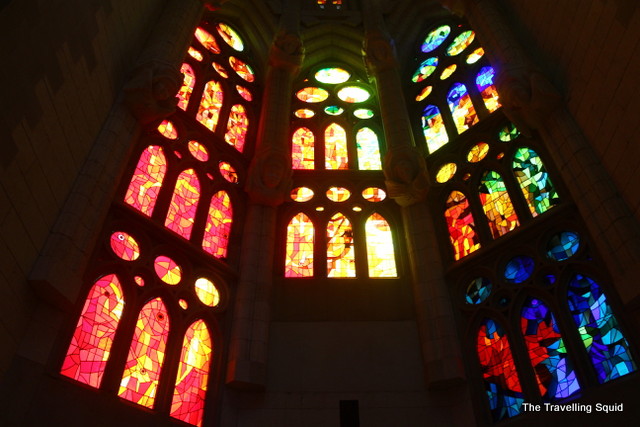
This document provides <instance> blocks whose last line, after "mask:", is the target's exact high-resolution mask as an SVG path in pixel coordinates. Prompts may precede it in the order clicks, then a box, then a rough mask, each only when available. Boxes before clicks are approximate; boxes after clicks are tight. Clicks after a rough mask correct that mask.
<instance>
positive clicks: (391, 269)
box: [364, 212, 398, 277]
mask: <svg viewBox="0 0 640 427" xmlns="http://www.w3.org/2000/svg"><path fill="white" fill-rule="evenodd" d="M364 227H365V232H366V242H367V264H368V266H369V277H397V276H398V272H397V269H396V257H395V248H394V244H393V236H392V234H391V227H389V223H388V222H387V220H386V219H384V217H383V216H382V215H380V214H379V213H377V212H374V213H373V214H372V215H371V216H370V217H369V218H367V221H366V222H365V226H364Z"/></svg>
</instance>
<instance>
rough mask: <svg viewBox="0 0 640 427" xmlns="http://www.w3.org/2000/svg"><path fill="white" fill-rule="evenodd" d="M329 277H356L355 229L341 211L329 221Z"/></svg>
mask: <svg viewBox="0 0 640 427" xmlns="http://www.w3.org/2000/svg"><path fill="white" fill-rule="evenodd" d="M327 277H356V262H355V257H354V250H353V229H352V228H351V222H350V221H349V219H348V218H347V217H346V216H344V215H343V214H341V213H340V212H338V213H337V214H335V215H334V216H333V217H331V219H330V220H329V222H328V223H327Z"/></svg>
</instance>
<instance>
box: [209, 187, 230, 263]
mask: <svg viewBox="0 0 640 427" xmlns="http://www.w3.org/2000/svg"><path fill="white" fill-rule="evenodd" d="M232 221H233V207H232V206H231V199H230V198H229V195H228V194H227V193H226V192H225V191H218V192H217V193H216V194H214V195H213V197H212V198H211V204H210V205H209V214H208V216H207V224H206V225H205V229H204V237H203V239H202V249H204V250H205V251H206V252H208V253H210V254H211V255H213V256H214V257H216V258H224V257H226V256H227V246H228V245H229V235H230V234H231V223H232Z"/></svg>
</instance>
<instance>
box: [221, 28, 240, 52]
mask: <svg viewBox="0 0 640 427" xmlns="http://www.w3.org/2000/svg"><path fill="white" fill-rule="evenodd" d="M217 29H218V34H220V37H222V39H223V40H224V41H225V43H227V44H228V45H229V46H231V47H232V48H233V49H235V50H237V51H238V52H242V51H243V50H244V43H243V42H242V39H241V38H240V36H239V35H238V33H236V32H235V31H234V29H233V28H231V27H230V26H228V25H227V24H222V23H220V24H218V26H217Z"/></svg>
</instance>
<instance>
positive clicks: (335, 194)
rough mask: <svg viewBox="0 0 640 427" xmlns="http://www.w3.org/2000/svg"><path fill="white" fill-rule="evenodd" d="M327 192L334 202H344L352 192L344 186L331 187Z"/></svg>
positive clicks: (328, 197)
mask: <svg viewBox="0 0 640 427" xmlns="http://www.w3.org/2000/svg"><path fill="white" fill-rule="evenodd" d="M326 194H327V199H329V200H331V201H332V202H344V201H345V200H348V199H349V197H351V192H350V191H349V190H348V189H346V188H344V187H329V189H328V190H327V193H326Z"/></svg>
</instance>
